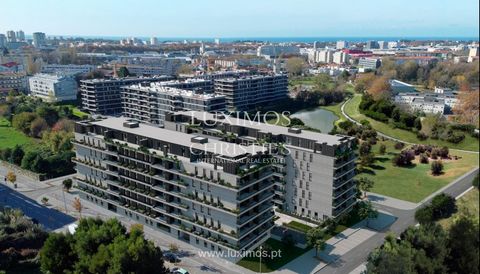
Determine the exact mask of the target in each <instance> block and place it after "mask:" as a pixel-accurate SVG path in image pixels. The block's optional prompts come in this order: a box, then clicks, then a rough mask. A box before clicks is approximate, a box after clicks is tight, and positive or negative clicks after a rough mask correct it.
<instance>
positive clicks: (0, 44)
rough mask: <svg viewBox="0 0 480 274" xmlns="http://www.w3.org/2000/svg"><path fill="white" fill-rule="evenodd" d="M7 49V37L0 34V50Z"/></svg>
mask: <svg viewBox="0 0 480 274" xmlns="http://www.w3.org/2000/svg"><path fill="white" fill-rule="evenodd" d="M5 47H7V37H6V36H5V34H1V33H0V48H5Z"/></svg>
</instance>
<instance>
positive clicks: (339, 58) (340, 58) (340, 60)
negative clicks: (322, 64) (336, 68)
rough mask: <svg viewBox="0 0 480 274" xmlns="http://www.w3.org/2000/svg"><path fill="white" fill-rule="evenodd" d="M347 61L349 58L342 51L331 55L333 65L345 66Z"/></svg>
mask: <svg viewBox="0 0 480 274" xmlns="http://www.w3.org/2000/svg"><path fill="white" fill-rule="evenodd" d="M348 60H349V56H348V54H347V53H346V52H344V51H336V52H335V53H334V54H333V63H335V64H339V65H340V64H345V63H347V62H348Z"/></svg>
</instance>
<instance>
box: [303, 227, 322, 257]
mask: <svg viewBox="0 0 480 274" xmlns="http://www.w3.org/2000/svg"><path fill="white" fill-rule="evenodd" d="M324 238H325V232H324V231H323V229H322V228H321V227H315V228H311V229H310V230H308V231H307V244H308V245H309V246H311V247H313V248H315V257H318V251H321V250H323V249H325V240H324Z"/></svg>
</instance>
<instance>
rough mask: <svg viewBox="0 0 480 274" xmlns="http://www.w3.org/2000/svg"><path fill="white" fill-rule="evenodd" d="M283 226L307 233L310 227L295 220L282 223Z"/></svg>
mask: <svg viewBox="0 0 480 274" xmlns="http://www.w3.org/2000/svg"><path fill="white" fill-rule="evenodd" d="M283 226H285V227H288V228H292V229H295V230H298V231H301V232H303V233H307V232H308V231H309V230H310V229H312V227H311V226H309V225H306V224H302V223H299V222H297V221H291V222H289V223H284V224H283Z"/></svg>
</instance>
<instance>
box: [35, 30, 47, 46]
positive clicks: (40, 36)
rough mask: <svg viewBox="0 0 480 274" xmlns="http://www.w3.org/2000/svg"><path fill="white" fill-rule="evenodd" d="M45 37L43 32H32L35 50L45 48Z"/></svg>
mask: <svg viewBox="0 0 480 274" xmlns="http://www.w3.org/2000/svg"><path fill="white" fill-rule="evenodd" d="M45 39H46V36H45V33H43V32H34V33H33V46H34V47H36V48H39V47H42V46H45V44H46V41H45Z"/></svg>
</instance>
